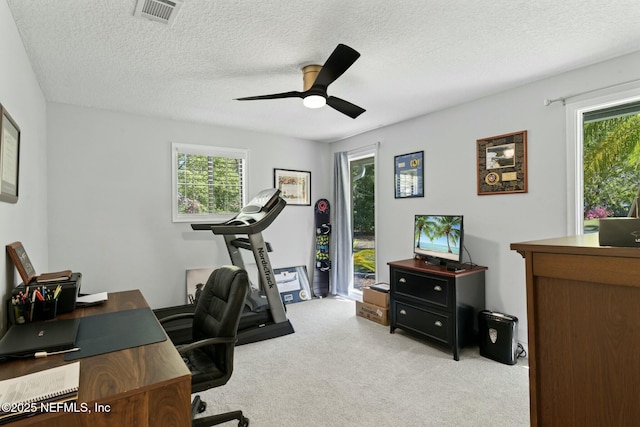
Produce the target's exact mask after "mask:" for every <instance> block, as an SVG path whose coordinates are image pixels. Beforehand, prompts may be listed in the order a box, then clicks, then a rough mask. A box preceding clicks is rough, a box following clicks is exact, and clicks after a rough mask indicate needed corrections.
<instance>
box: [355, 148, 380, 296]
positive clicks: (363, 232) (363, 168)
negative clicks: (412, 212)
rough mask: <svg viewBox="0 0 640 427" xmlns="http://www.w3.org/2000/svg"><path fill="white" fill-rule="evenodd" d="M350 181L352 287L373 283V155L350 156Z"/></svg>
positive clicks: (374, 252)
mask: <svg viewBox="0 0 640 427" xmlns="http://www.w3.org/2000/svg"><path fill="white" fill-rule="evenodd" d="M349 172H350V177H351V224H352V225H353V226H352V236H351V238H352V243H353V244H352V248H353V258H352V259H353V287H352V289H351V290H350V291H351V292H353V293H355V294H358V293H360V292H361V289H362V287H363V286H367V285H372V284H374V283H375V282H376V238H375V236H376V220H375V218H376V215H375V185H376V180H375V172H376V171H375V151H373V152H367V153H359V155H350V156H349Z"/></svg>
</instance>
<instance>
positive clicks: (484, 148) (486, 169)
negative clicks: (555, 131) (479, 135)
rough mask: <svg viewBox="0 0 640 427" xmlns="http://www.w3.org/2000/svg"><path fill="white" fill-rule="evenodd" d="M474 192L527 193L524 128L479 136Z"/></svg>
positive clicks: (482, 193)
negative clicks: (488, 135)
mask: <svg viewBox="0 0 640 427" xmlns="http://www.w3.org/2000/svg"><path fill="white" fill-rule="evenodd" d="M477 142H478V147H477V160H478V195H487V194H509V193H526V192H527V131H526V130H523V131H520V132H514V133H508V134H505V135H498V136H492V137H490V138H484V139H479V140H478V141H477Z"/></svg>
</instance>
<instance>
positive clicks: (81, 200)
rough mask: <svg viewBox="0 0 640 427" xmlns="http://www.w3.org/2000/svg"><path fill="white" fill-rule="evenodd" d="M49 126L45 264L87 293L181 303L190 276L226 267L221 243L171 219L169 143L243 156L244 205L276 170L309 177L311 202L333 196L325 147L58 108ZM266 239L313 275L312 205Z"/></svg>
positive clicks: (278, 260)
mask: <svg viewBox="0 0 640 427" xmlns="http://www.w3.org/2000/svg"><path fill="white" fill-rule="evenodd" d="M48 123H49V125H48V142H49V157H48V161H49V181H48V189H49V194H50V199H49V221H50V224H51V230H50V240H49V256H50V265H51V268H52V269H55V270H57V269H63V268H70V269H72V270H74V271H80V272H82V274H83V283H82V290H83V291H84V292H87V293H93V292H99V291H118V290H125V289H132V288H138V289H140V290H141V291H142V293H143V295H144V296H145V298H146V299H147V301H148V302H149V304H150V305H151V306H152V307H154V308H157V307H166V306H171V305H177V304H183V303H184V302H185V301H186V291H185V270H186V269H191V268H204V267H215V266H219V265H222V264H229V263H230V260H229V255H228V253H227V251H226V248H225V246H224V240H223V238H222V237H221V236H214V235H213V234H212V233H210V232H204V231H192V230H191V227H190V225H189V223H173V222H171V142H182V143H189V144H213V145H217V146H224V147H238V148H247V149H249V169H248V171H249V176H248V182H249V191H248V195H249V198H251V197H252V196H253V195H255V194H256V193H257V192H258V191H260V190H263V189H265V188H271V187H273V168H283V169H299V170H307V171H311V177H312V184H311V191H312V198H313V199H317V198H320V197H327V196H329V194H328V193H327V188H328V183H327V182H326V181H325V179H324V177H323V174H322V173H321V172H323V171H325V170H328V169H330V166H329V165H328V164H327V160H326V159H328V157H329V156H328V153H329V148H328V146H327V145H326V144H320V143H315V142H309V141H305V140H299V139H291V138H285V137H279V136H269V135H265V134H259V133H253V132H248V131H242V130H234V129H227V128H220V127H212V126H205V125H199V124H194V123H183V122H176V121H170V120H163V119H156V118H150V117H144V116H138V115H133V114H124V113H116V112H111V111H105V110H97V109H90V108H82V107H76V106H70V105H64V104H55V103H50V104H49V105H48ZM263 235H264V238H265V240H266V241H269V242H270V243H271V244H272V245H273V248H274V252H272V253H271V254H270V258H271V262H272V265H273V267H274V268H278V267H288V266H295V265H307V268H308V269H309V272H310V273H311V272H312V271H313V270H311V267H312V266H311V259H312V256H313V239H314V236H313V207H312V206H308V207H307V206H287V207H285V209H284V211H283V212H282V213H281V214H280V216H279V217H278V218H277V219H276V220H275V222H274V223H273V224H272V225H271V226H270V227H269V228H268V229H267V230H265V231H264V233H263ZM248 255H249V257H248V261H250V260H251V259H252V257H251V255H250V254H248ZM247 267H248V268H250V266H249V265H247Z"/></svg>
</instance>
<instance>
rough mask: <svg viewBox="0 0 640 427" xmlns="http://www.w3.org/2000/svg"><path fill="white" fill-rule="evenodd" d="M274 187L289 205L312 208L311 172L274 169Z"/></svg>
mask: <svg viewBox="0 0 640 427" xmlns="http://www.w3.org/2000/svg"><path fill="white" fill-rule="evenodd" d="M273 187H274V188H277V189H278V190H280V197H282V198H283V199H284V200H285V201H286V202H287V204H288V205H303V206H311V172H306V171H298V170H290V169H275V168H274V169H273Z"/></svg>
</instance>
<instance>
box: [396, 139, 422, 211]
mask: <svg viewBox="0 0 640 427" xmlns="http://www.w3.org/2000/svg"><path fill="white" fill-rule="evenodd" d="M393 164H394V172H395V185H394V187H395V197H396V199H401V198H405V197H423V196H424V185H423V182H424V151H417V152H415V153H409V154H402V155H400V156H395V157H394V159H393Z"/></svg>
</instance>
